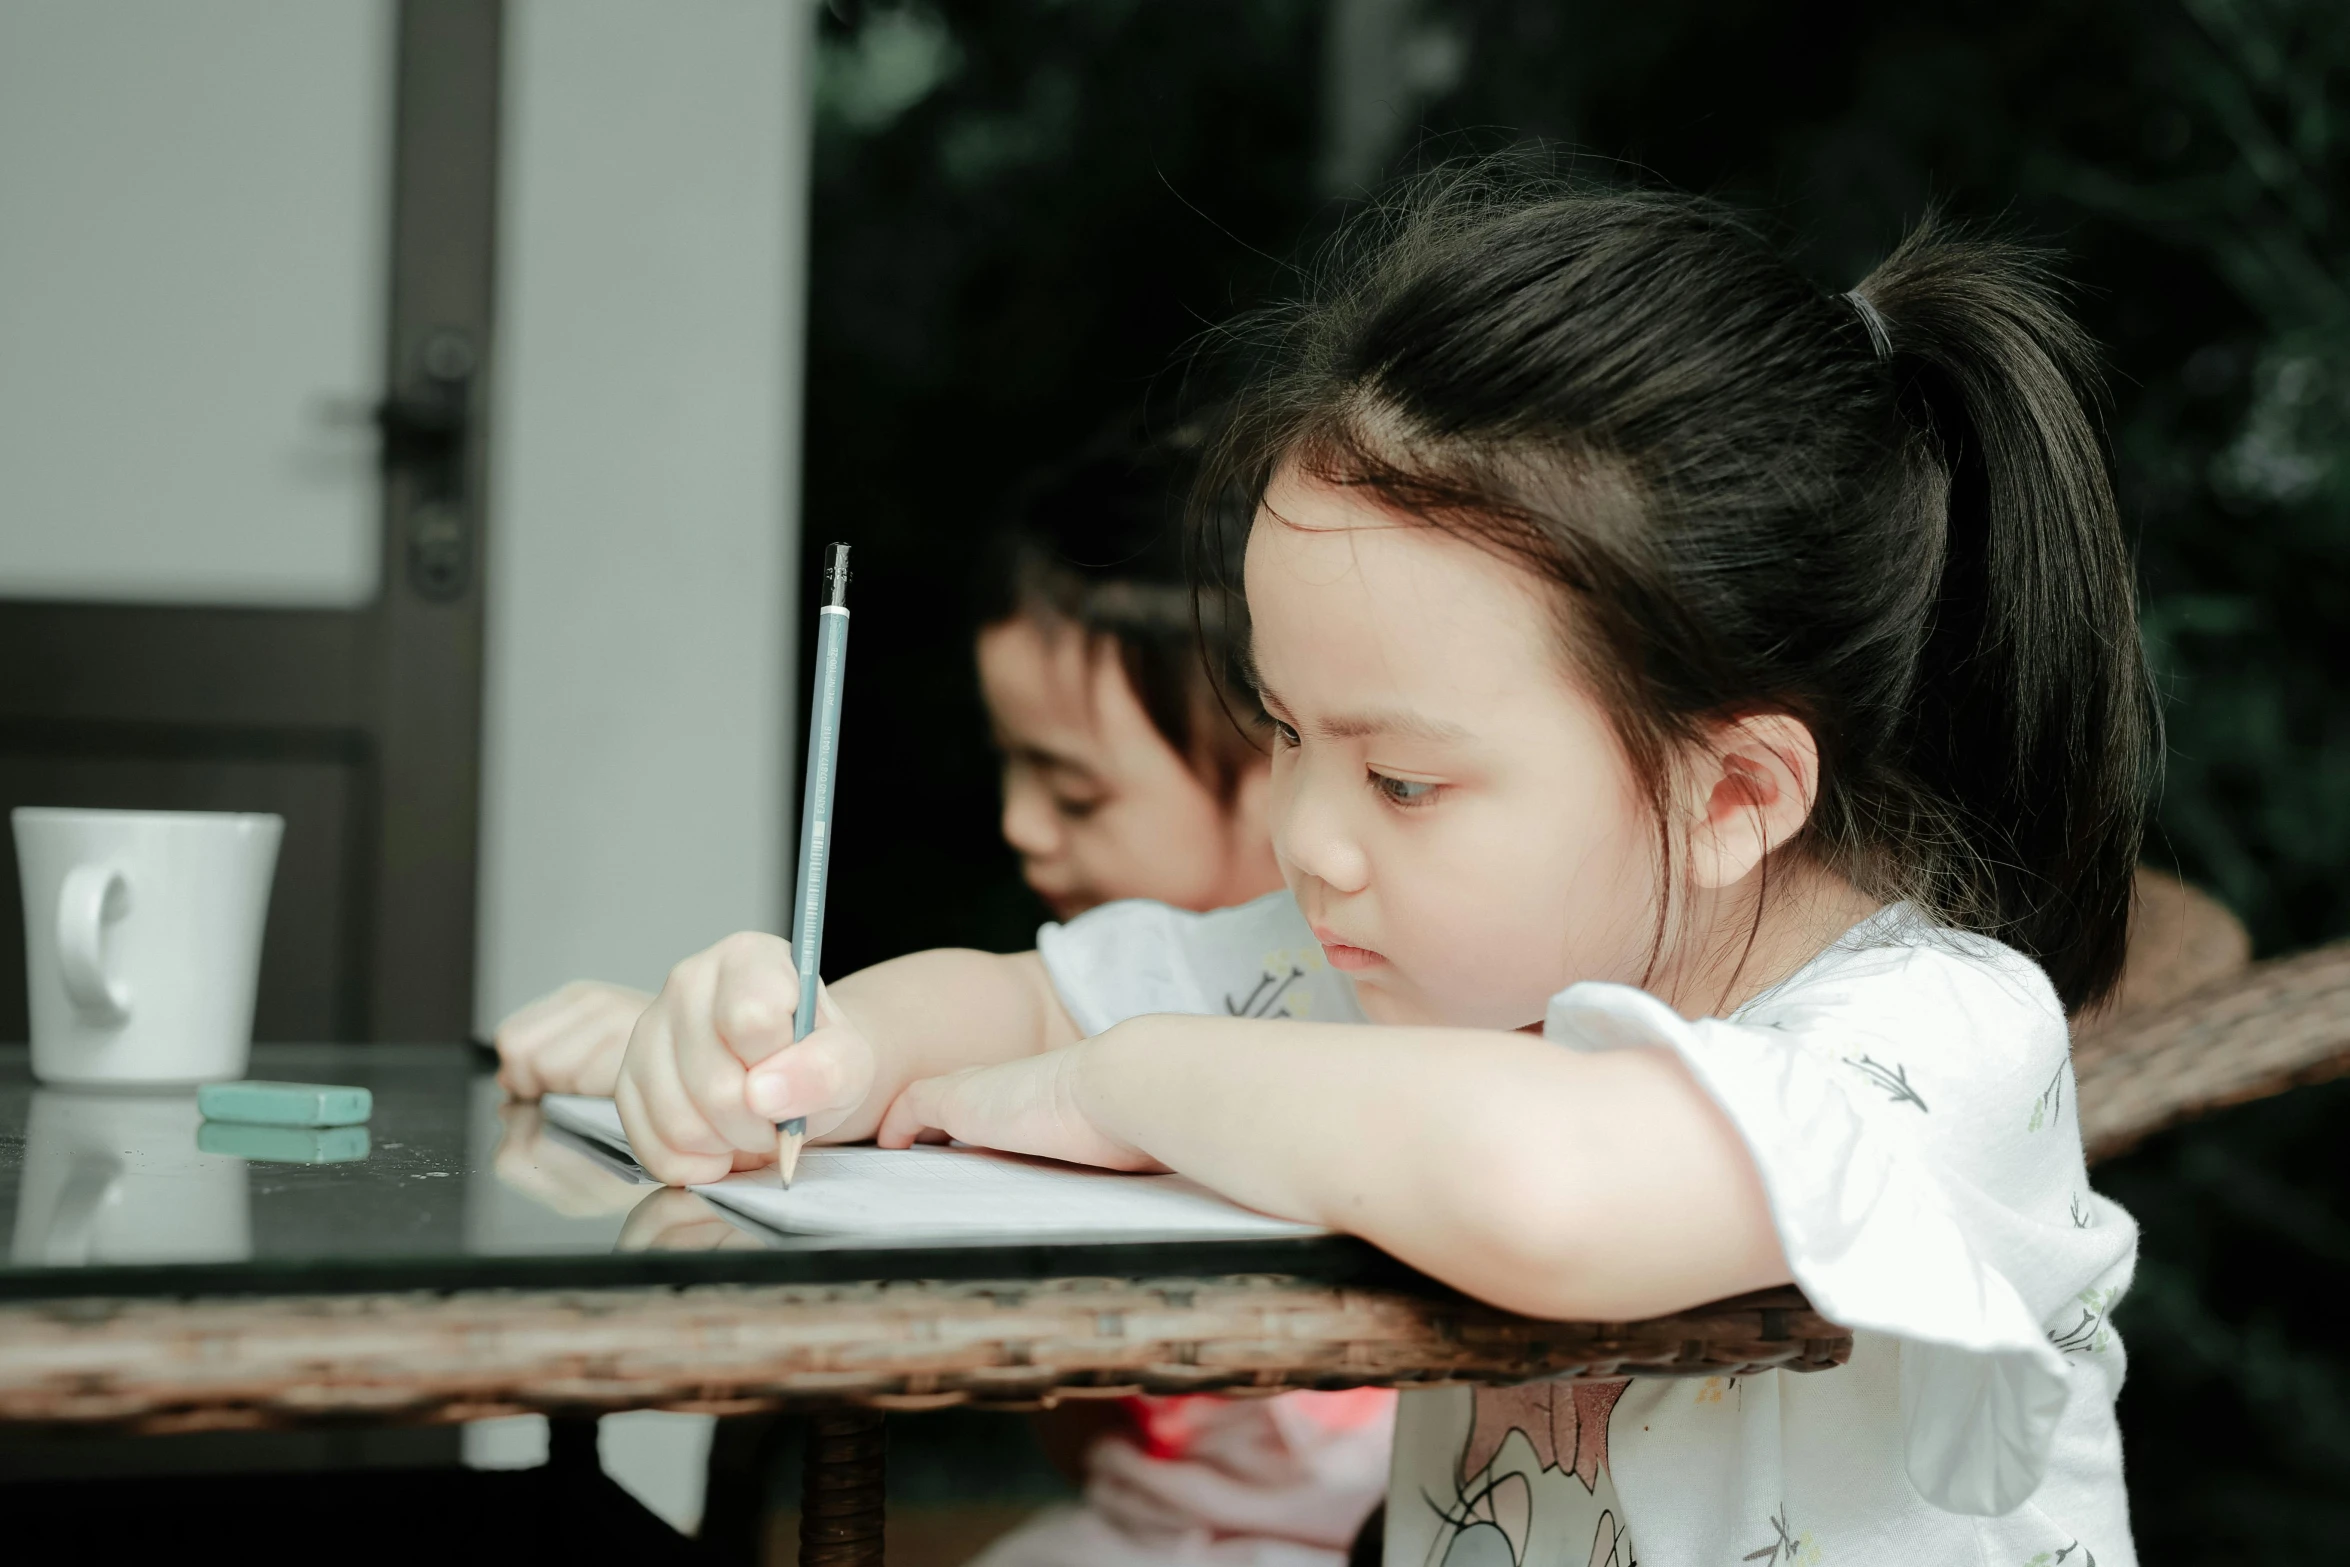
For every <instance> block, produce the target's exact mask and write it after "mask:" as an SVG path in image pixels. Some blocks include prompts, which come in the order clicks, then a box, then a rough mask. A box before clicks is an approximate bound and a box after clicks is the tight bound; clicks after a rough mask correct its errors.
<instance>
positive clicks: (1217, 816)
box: [496, 425, 1395, 1567]
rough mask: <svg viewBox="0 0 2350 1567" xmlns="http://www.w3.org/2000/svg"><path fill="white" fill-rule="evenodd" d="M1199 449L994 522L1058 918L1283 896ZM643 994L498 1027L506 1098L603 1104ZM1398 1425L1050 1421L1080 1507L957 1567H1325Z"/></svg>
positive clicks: (1028, 785) (1028, 805)
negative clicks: (1197, 509)
mask: <svg viewBox="0 0 2350 1567" xmlns="http://www.w3.org/2000/svg"><path fill="white" fill-rule="evenodd" d="M1208 433H1209V432H1208V431H1207V430H1205V429H1204V428H1202V427H1200V426H1198V425H1183V426H1178V427H1177V428H1176V429H1175V430H1173V431H1172V432H1170V433H1168V434H1167V435H1164V436H1162V437H1160V438H1158V439H1155V440H1147V441H1146V440H1137V439H1134V438H1132V437H1129V436H1124V435H1121V436H1118V437H1114V438H1111V439H1107V440H1104V441H1102V442H1099V443H1097V444H1096V445H1095V446H1093V447H1092V448H1090V449H1088V450H1087V451H1086V452H1084V453H1083V454H1081V455H1080V456H1078V457H1076V458H1075V459H1073V460H1071V461H1069V462H1067V463H1064V464H1062V465H1060V466H1058V467H1056V468H1055V469H1053V470H1050V471H1049V472H1047V473H1046V474H1044V475H1043V476H1041V477H1040V478H1039V479H1038V480H1037V481H1035V482H1034V483H1032V484H1031V485H1030V486H1029V487H1028V490H1027V491H1026V493H1025V494H1024V495H1023V496H1021V497H1020V498H1019V499H1018V500H1017V502H1016V503H1015V505H1014V506H1013V507H1012V509H1011V521H1010V522H1009V524H1008V525H1007V526H1006V527H1005V528H1004V529H1003V530H1002V531H1001V533H1000V534H999V535H998V537H997V539H996V541H995V545H994V548H993V550H992V551H991V558H990V560H989V562H988V570H987V573H986V575H985V577H984V578H983V579H982V592H981V595H980V603H979V616H978V620H979V630H978V634H977V655H978V664H979V681H980V690H981V694H982V697H983V699H984V700H985V702H986V705H987V712H988V718H989V722H990V725H991V728H992V730H993V733H994V738H995V743H996V746H997V748H998V750H999V751H1000V753H1001V755H1002V758H1003V819H1002V825H1003V834H1004V840H1005V841H1006V842H1007V843H1009V844H1010V845H1011V846H1012V848H1013V849H1014V850H1015V851H1017V852H1018V853H1019V855H1020V864H1021V873H1022V875H1023V876H1024V877H1025V879H1026V880H1027V882H1028V885H1029V886H1030V887H1031V888H1032V889H1034V891H1035V892H1036V895H1037V896H1038V897H1039V898H1041V899H1042V900H1043V901H1044V902H1045V904H1046V905H1047V906H1048V907H1049V908H1050V909H1051V910H1052V912H1053V915H1054V917H1055V918H1056V919H1061V920H1067V919H1070V918H1073V917H1074V916H1076V915H1078V914H1081V913H1083V912H1084V911H1086V910H1087V909H1090V908H1094V907H1096V906H1098V905H1100V904H1104V903H1111V902H1116V901H1118V900H1120V899H1125V898H1147V899H1151V900H1153V901H1155V902H1160V903H1165V904H1170V905H1173V906H1175V907H1178V908H1184V909H1194V910H1201V911H1205V910H1208V909H1218V908H1229V907H1232V906H1234V905H1237V904H1242V903H1246V902H1249V901H1250V900H1251V899H1254V898H1257V897H1260V896H1262V895H1264V894H1266V893H1268V892H1274V891H1277V890H1279V889H1280V887H1281V884H1282V883H1281V873H1280V870H1279V868H1278V867H1277V866H1276V865H1275V864H1274V861H1273V853H1272V847H1271V842H1270V838H1269V835H1268V830H1267V825H1266V817H1265V807H1266V792H1267V783H1268V776H1269V774H1268V767H1267V761H1266V757H1265V754H1264V752H1263V751H1262V750H1261V749H1260V747H1259V745H1258V744H1257V742H1256V741H1255V740H1253V739H1252V738H1251V737H1250V736H1249V735H1248V734H1247V733H1246V732H1245V731H1244V730H1243V729H1242V728H1241V726H1240V725H1239V724H1238V723H1236V722H1235V721H1234V719H1233V717H1232V716H1231V714H1230V713H1229V712H1228V711H1227V701H1226V694H1227V692H1229V691H1232V690H1245V689H1246V688H1245V686H1242V685H1239V684H1237V671H1236V669H1235V668H1234V664H1235V661H1236V659H1237V658H1238V656H1239V652H1240V647H1241V641H1242V638H1241V635H1240V632H1241V628H1240V627H1239V626H1238V625H1236V624H1230V623H1227V622H1226V621H1225V620H1223V619H1221V618H1219V611H1218V609H1217V606H1216V605H1215V604H1214V603H1213V602H1212V601H1210V600H1207V599H1200V600H1195V598H1194V595H1193V594H1192V592H1191V589H1190V586H1189V577H1188V575H1187V572H1186V562H1185V560H1184V554H1183V543H1182V541H1183V537H1184V530H1183V527H1182V512H1183V506H1184V501H1185V498H1186V496H1187V494H1188V493H1189V490H1190V488H1191V483H1192V478H1193V474H1194V471H1195V469H1196V465H1197V459H1198V455H1199V452H1200V449H1201V447H1202V446H1203V445H1204V444H1205V441H1206V439H1207V436H1208ZM1226 531H1227V532H1228V533H1229V534H1230V535H1231V536H1233V537H1239V536H1241V534H1242V532H1243V530H1241V529H1238V528H1234V529H1229V530H1226ZM1227 564H1230V563H1227ZM1195 603H1196V604H1197V606H1198V607H1197V608H1195ZM1203 655H1204V656H1203ZM651 1000H652V998H651V997H650V996H649V995H647V994H645V993H644V992H642V991H638V990H632V989H629V988H628V987H625V986H620V985H612V984H606V983H603V982H600V981H593V980H583V981H575V982H573V983H572V984H569V985H566V986H564V987H563V988H562V989H560V990H558V991H556V992H554V993H553V994H552V995H549V996H547V997H544V998H542V999H541V1000H539V1001H535V1002H533V1003H531V1004H530V1005H529V1006H526V1007H523V1008H522V1009H520V1010H519V1011H517V1012H515V1013H514V1014H513V1016H511V1017H509V1018H507V1019H506V1020H505V1022H503V1023H501V1024H500V1025H499V1027H498V1033H497V1041H496V1042H497V1048H498V1056H499V1081H500V1082H502V1083H503V1084H504V1085H505V1086H506V1088H507V1089H508V1090H509V1091H510V1092H512V1093H513V1094H515V1095H517V1096H518V1097H522V1098H536V1097H537V1096H538V1095H540V1094H544V1093H583V1094H599V1095H605V1094H610V1093H611V1092H612V1087H613V1081H614V1077H615V1074H616V1073H617V1072H618V1070H619V1066H620V1060H621V1056H622V1054H623V1052H624V1051H625V1049H626V1047H627V1044H628V1036H629V1031H630V1029H631V1028H632V1027H634V1025H635V1023H636V1020H637V1017H638V1015H639V1014H640V1013H642V1011H643V1010H644V1008H645V1007H646V1006H647V1005H648V1004H649V1003H650V1001H651ZM1394 1409H1395V1395H1394V1394H1393V1393H1390V1392H1386V1391H1382V1390H1376V1389H1366V1390H1362V1391H1359V1392H1351V1393H1292V1394H1288V1395H1285V1396H1282V1397H1279V1398H1274V1399H1260V1400H1252V1401H1249V1402H1245V1403H1244V1402H1235V1401H1230V1400H1225V1399H1220V1398H1210V1397H1186V1398H1137V1399H1127V1400H1122V1401H1121V1402H1120V1404H1119V1405H1118V1406H1116V1407H1115V1408H1114V1409H1111V1410H1100V1409H1084V1408H1077V1409H1072V1410H1070V1411H1068V1412H1067V1413H1065V1414H1056V1415H1055V1416H1049V1417H1046V1418H1045V1420H1044V1421H1043V1423H1042V1424H1043V1430H1044V1434H1045V1438H1046V1442H1047V1445H1048V1447H1051V1448H1053V1449H1055V1450H1056V1452H1057V1456H1061V1457H1064V1458H1065V1459H1066V1460H1067V1461H1068V1462H1069V1464H1070V1466H1071V1467H1074V1468H1077V1469H1080V1470H1081V1471H1082V1476H1083V1481H1084V1485H1085V1499H1084V1501H1083V1503H1082V1504H1081V1505H1078V1506H1073V1507H1063V1508H1056V1509H1053V1510H1051V1511H1049V1512H1046V1513H1044V1514H1042V1515H1040V1516H1039V1517H1038V1518H1037V1519H1035V1520H1033V1521H1032V1522H1030V1523H1028V1524H1026V1525H1024V1526H1022V1527H1021V1528H1020V1529H1018V1530H1016V1531H1014V1532H1013V1533H1012V1534H1011V1535H1009V1536H1007V1537H1006V1538H1004V1539H1002V1540H999V1541H998V1542H996V1543H995V1545H993V1546H992V1547H991V1548H989V1549H988V1550H987V1551H986V1553H985V1554H984V1555H983V1556H981V1557H980V1558H979V1560H978V1564H977V1567H1121V1564H1133V1567H1145V1564H1158V1563H1167V1564H1172V1563H1177V1562H1184V1563H1194V1562H1196V1563H1209V1562H1212V1563H1217V1564H1227V1567H1254V1564H1262V1567H1336V1564H1338V1563H1339V1562H1341V1561H1342V1560H1343V1559H1344V1554H1345V1547H1346V1545H1347V1543H1348V1542H1349V1541H1350V1540H1351V1539H1352V1538H1353V1537H1354V1534H1355V1531H1356V1529H1357V1528H1358V1526H1359V1525H1360V1524H1361V1523H1362V1520H1363V1519H1364V1517H1365V1516H1366V1515H1367V1514H1368V1513H1369V1512H1370V1510H1371V1509H1372V1507H1373V1506H1374V1505H1375V1504H1376V1503H1377V1502H1378V1501H1379V1500H1380V1498H1381V1497H1382V1496H1383V1495H1384V1493H1385V1488H1386V1482H1387V1468H1388V1451H1389V1447H1390V1445H1391V1441H1392V1436H1391V1431H1392V1425H1393V1419H1394Z"/></svg>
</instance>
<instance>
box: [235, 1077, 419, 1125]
mask: <svg viewBox="0 0 2350 1567" xmlns="http://www.w3.org/2000/svg"><path fill="white" fill-rule="evenodd" d="M196 1108H197V1109H198V1110H199V1111H201V1112H203V1116H204V1119H205V1120H207V1121H244V1122H248V1123H250V1124H252V1125H255V1126H356V1125H357V1124H359V1123H360V1122H361V1121H364V1120H366V1119H367V1118H368V1116H370V1115H372V1114H373V1113H374V1112H375V1096H374V1095H373V1094H371V1093H369V1092H368V1091H367V1090H366V1089H364V1088H338V1087H336V1086H335V1085H334V1084H332V1083H206V1084H205V1085H204V1086H203V1087H202V1088H199V1089H197V1090H196Z"/></svg>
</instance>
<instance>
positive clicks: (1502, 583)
mask: <svg viewBox="0 0 2350 1567" xmlns="http://www.w3.org/2000/svg"><path fill="white" fill-rule="evenodd" d="M1248 607H1249V616H1250V619H1251V622H1252V624H1253V627H1254V652H1255V661H1256V671H1257V676H1258V679H1259V681H1260V682H1261V689H1262V697H1263V700H1264V706H1265V712H1266V714H1267V716H1268V717H1269V718H1270V719H1271V720H1272V722H1273V725H1274V734H1275V741H1274V746H1273V772H1272V802H1271V827H1272V834H1273V849H1274V854H1275V855H1276V857H1277V858H1278V859H1279V861H1280V865H1281V870H1282V874H1283V876H1284V877H1285V879H1286V880H1287V882H1288V884H1289V887H1290V889H1291V891H1292V892H1294V893H1295V894H1296V896H1297V901H1298V905H1299V907H1300V908H1302V909H1303V910H1304V911H1305V915H1306V918H1307V919H1308V920H1309V921H1311V922H1312V924H1313V927H1314V933H1315V935H1316V936H1318V937H1319V938H1320V939H1321V941H1322V945H1323V950H1324V951H1325V952H1326V953H1327V954H1328V955H1329V958H1330V962H1331V964H1332V965H1333V966H1334V967H1337V968H1341V969H1344V970H1346V971H1347V972H1349V973H1351V974H1352V975H1353V976H1354V979H1355V984H1356V988H1357V993H1358V994H1359V996H1360V997H1361V999H1362V1004H1363V1009H1364V1011H1365V1012H1366V1013H1368V1014H1369V1015H1370V1017H1371V1018H1372V1019H1373V1020H1374V1021H1377V1022H1383V1023H1444V1024H1454V1025H1460V1026H1468V1027H1482V1028H1521V1027H1524V1026H1526V1025H1528V1024H1531V1023H1537V1022H1539V1021H1540V1020H1541V1018H1542V1013H1543V1007H1544V1004H1545V1003H1546V1002H1547V1001H1548V1000H1549V998H1550V997H1551V996H1552V995H1553V994H1555V993H1556V992H1558V991H1559V990H1561V989H1563V988H1564V987H1566V986H1567V985H1569V984H1571V983H1573V982H1574V981H1577V980H1583V979H1609V980H1618V981H1622V982H1626V983H1637V982H1639V980H1640V979H1641V977H1642V974H1643V971H1644V970H1645V969H1646V967H1647V964H1648V957H1649V951H1650V945H1651V939H1652V935H1653V931H1654V917H1655V916H1654V908H1655V901H1654V900H1655V885H1656V872H1655V863H1654V862H1655V852H1656V851H1655V844H1656V838H1655V828H1654V826H1653V823H1652V820H1651V817H1650V815H1649V812H1648V810H1647V808H1646V805H1645V803H1644V801H1643V800H1642V797H1641V796H1640V794H1639V792H1638V790H1637V789H1636V787H1635V784H1634V780H1633V775H1632V771H1631V768H1630V766H1629V764H1628V763H1627V761H1626V759H1625V758H1624V755H1623V752H1622V750H1621V748H1620V746H1619V745H1618V743H1617V741H1616V739H1615V735H1614V732H1613V730H1612V728H1611V727H1610V725H1609V724H1608V721H1607V719H1606V716H1605V715H1604V713H1603V712H1602V711H1601V709H1600V707H1599V705H1598V704H1597V702H1595V701H1594V700H1593V699H1592V698H1591V697H1590V696H1588V695H1586V694H1585V693H1584V691H1583V690H1582V689H1581V688H1580V686H1579V684H1578V683H1577V682H1576V681H1575V680H1574V679H1573V678H1572V676H1571V675H1570V673H1569V670H1568V667H1567V665H1566V662H1565V659H1564V656H1563V654H1562V653H1561V651H1560V649H1559V646H1558V633H1557V630H1556V625H1557V622H1556V618H1555V613H1556V612H1555V609H1554V607H1553V604H1552V602H1551V601H1550V600H1549V599H1548V598H1547V597H1546V594H1545V590H1544V589H1543V588H1542V587H1541V586H1540V585H1539V584H1537V583H1536V582H1535V581H1534V580H1533V579H1532V578H1531V577H1529V576H1528V575H1526V574H1525V573H1524V572H1522V571H1520V570H1518V569H1517V568H1515V567H1512V566H1510V565H1507V564H1505V563H1504V562H1502V561H1500V560H1497V559H1496V558H1494V557H1493V556H1491V555H1489V554H1487V553H1485V552H1484V551H1482V550H1480V549H1478V548H1477V547H1475V546H1474V545H1471V544H1467V543H1463V542H1461V541H1460V540H1457V539H1454V538H1452V537H1451V536H1449V535H1447V534H1445V533H1443V532H1441V531H1439V530H1437V529H1435V528H1431V527H1424V526H1416V525H1412V524H1408V523H1399V522H1398V521H1396V520H1395V519H1394V518H1393V517H1391V516H1389V515H1388V514H1387V513H1385V512H1382V511H1378V510H1375V509H1373V508H1371V507H1369V506H1367V505H1365V504H1364V503H1363V502H1362V501H1361V500H1359V499H1357V498H1355V497H1353V496H1351V495H1350V494H1348V493H1347V492H1345V491H1342V490H1338V489H1335V488H1332V487H1329V486H1325V485H1321V484H1316V483H1312V482H1310V481H1304V480H1300V479H1298V478H1295V477H1293V476H1290V475H1286V474H1285V475H1284V476H1282V477H1281V478H1280V479H1278V480H1277V481H1276V482H1275V483H1274V485H1273V487H1272V489H1271V490H1270V492H1269V493H1268V494H1267V496H1266V498H1265V505H1264V508H1263V509H1262V510H1261V511H1260V512H1259V513H1258V516H1257V522H1256V526H1255V528H1254V529H1253V530H1252V531H1251V535H1250V538H1249V545H1248Z"/></svg>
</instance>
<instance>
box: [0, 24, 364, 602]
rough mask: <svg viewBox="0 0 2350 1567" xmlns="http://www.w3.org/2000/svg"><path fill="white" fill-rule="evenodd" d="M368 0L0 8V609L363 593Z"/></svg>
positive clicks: (337, 598)
mask: <svg viewBox="0 0 2350 1567" xmlns="http://www.w3.org/2000/svg"><path fill="white" fill-rule="evenodd" d="M391 19H392V10H391V4H390V0H303V3H301V4H287V3H286V0H204V3H203V4H200V5H184V4H170V3H158V0H0V595H4V596H7V597H11V598H54V599H106V600H117V601H155V600H169V601H173V602H180V603H211V604H252V605H317V606H334V607H342V606H351V605H358V604H364V603H366V602H367V601H368V600H369V599H371V598H372V597H374V594H375V591H376V579H377V577H378V575H379V565H378V561H379V557H380V554H381V552H380V550H379V549H378V547H377V538H378V526H379V524H378V515H379V511H380V508H381V499H380V496H381V487H380V486H379V484H378V483H377V479H376V469H375V437H374V434H373V431H372V430H371V429H370V427H369V426H368V423H367V410H368V409H369V408H370V407H371V406H372V405H373V404H374V402H375V400H376V399H377V398H378V397H380V396H381V395H382V391H383V355H384V346H383V337H384V302H385V293H386V289H385V272H386V256H387V240H386V220H387V215H388V214H387V208H388V206H389V192H390V178H389V169H390V161H389V160H390V146H391V140H390V137H391V110H390V103H391V98H390V92H389V87H390V81H391V67H392V33H391Z"/></svg>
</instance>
